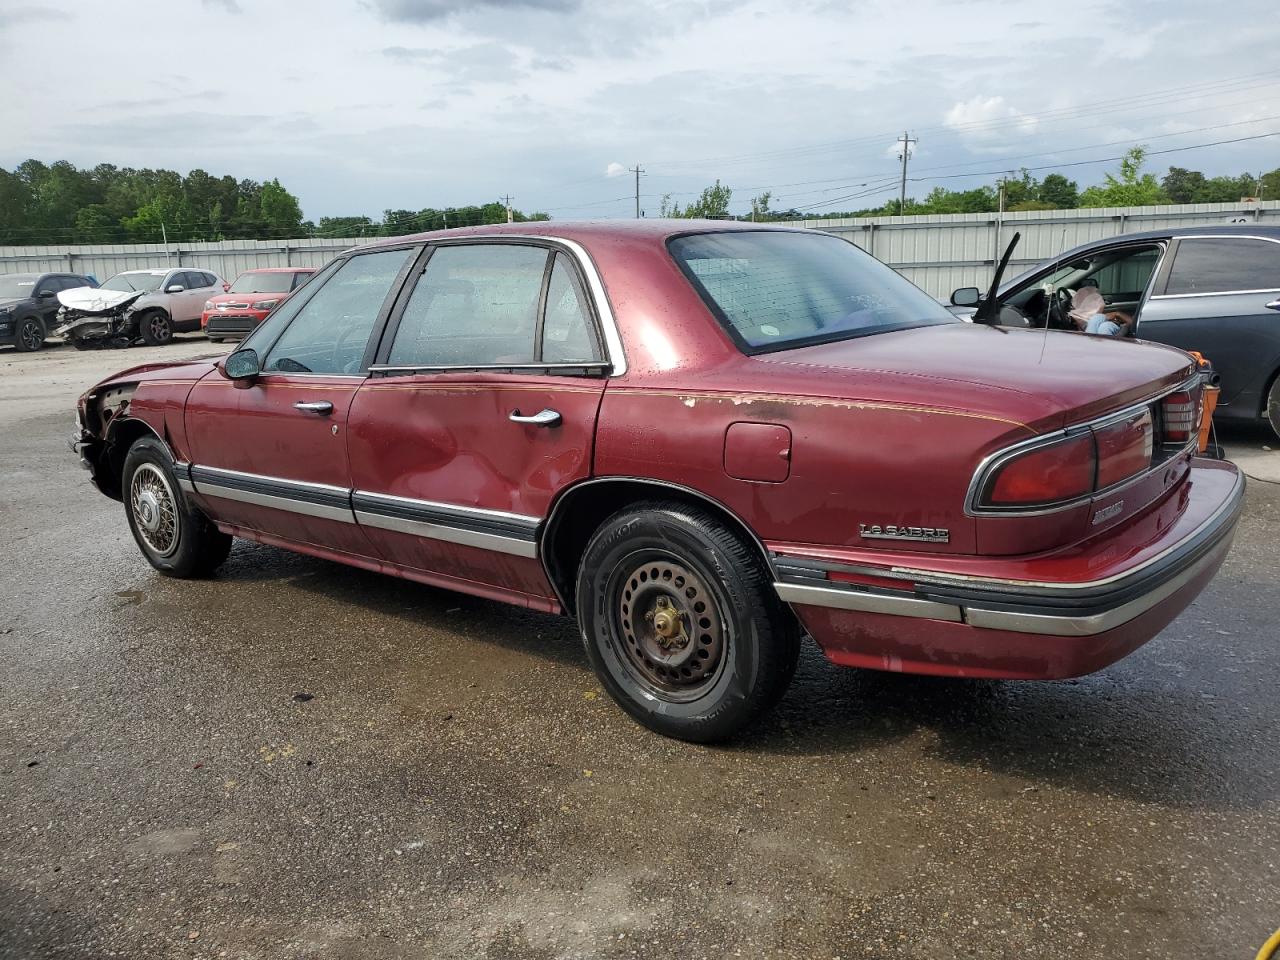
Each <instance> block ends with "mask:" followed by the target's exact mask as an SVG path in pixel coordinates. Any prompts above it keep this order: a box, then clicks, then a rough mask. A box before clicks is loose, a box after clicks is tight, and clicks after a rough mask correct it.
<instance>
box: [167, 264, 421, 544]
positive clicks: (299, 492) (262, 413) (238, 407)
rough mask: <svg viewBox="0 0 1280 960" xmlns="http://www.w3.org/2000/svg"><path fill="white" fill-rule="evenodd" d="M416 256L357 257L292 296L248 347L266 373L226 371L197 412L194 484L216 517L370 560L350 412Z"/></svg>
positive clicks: (200, 394)
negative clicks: (356, 487) (377, 334)
mask: <svg viewBox="0 0 1280 960" xmlns="http://www.w3.org/2000/svg"><path fill="white" fill-rule="evenodd" d="M416 252H417V251H416V249H414V248H409V247H401V248H398V249H392V250H377V251H373V252H370V253H362V254H356V255H354V256H351V257H350V258H348V259H347V260H346V261H345V262H341V263H340V265H338V266H336V267H334V268H332V270H331V271H330V272H329V275H328V277H327V279H325V280H324V282H323V283H321V284H320V285H319V286H318V287H316V288H315V289H314V290H311V291H309V292H308V293H307V294H306V295H302V296H298V297H295V298H291V299H290V300H289V301H287V302H286V303H285V304H284V305H283V306H282V307H281V308H280V310H278V311H277V312H276V314H275V315H273V316H272V317H271V318H270V320H269V321H268V322H267V323H265V324H263V325H262V326H261V327H259V328H258V330H257V331H255V332H254V333H253V334H252V335H251V336H250V337H249V338H248V339H247V340H246V341H245V343H244V345H243V346H242V348H241V349H246V348H251V349H254V350H256V351H257V352H258V354H259V357H260V358H261V370H262V372H261V374H260V375H259V376H258V377H257V378H255V379H254V380H252V381H248V382H245V381H232V380H229V379H227V377H226V376H225V375H224V374H223V372H222V369H221V365H219V369H218V370H217V371H216V372H215V373H213V374H210V375H209V376H207V377H205V378H204V379H203V380H201V381H200V382H199V383H198V384H196V386H195V387H194V389H193V390H192V391H191V393H190V395H189V397H188V400H187V407H186V427H187V435H188V439H189V442H190V445H191V449H192V480H193V482H194V484H195V488H196V491H197V493H198V494H199V495H200V496H201V497H203V498H205V500H206V502H207V508H208V511H209V513H210V515H212V516H213V517H214V519H216V520H219V521H221V522H222V523H225V524H230V525H234V526H236V527H240V528H243V529H247V530H251V531H258V532H259V533H262V534H267V535H269V536H271V537H278V538H282V539H285V540H288V541H291V542H294V543H303V544H312V545H315V546H319V547H322V548H324V549H326V550H334V551H338V552H340V553H343V554H348V555H356V556H368V555H369V554H370V553H371V550H370V548H369V543H368V540H367V539H365V537H364V536H363V535H362V534H361V532H360V530H359V528H358V527H357V526H356V525H355V522H354V521H355V518H354V516H353V515H352V512H351V507H350V490H351V476H350V470H349V468H348V465H347V464H348V461H347V414H348V410H349V408H350V406H351V400H352V398H353V397H354V396H355V394H356V391H357V390H359V389H360V385H361V384H362V383H364V381H365V377H366V369H367V364H368V360H369V359H370V358H371V356H372V343H371V341H372V339H373V334H374V331H376V330H378V329H379V328H380V325H381V324H382V322H383V321H384V319H385V317H386V315H387V313H388V311H389V309H390V304H391V302H392V301H393V300H394V298H395V294H396V292H397V291H398V290H399V288H400V286H401V284H402V283H403V280H404V276H405V274H407V272H408V269H409V265H410V263H411V262H412V260H413V258H414V256H415V254H416Z"/></svg>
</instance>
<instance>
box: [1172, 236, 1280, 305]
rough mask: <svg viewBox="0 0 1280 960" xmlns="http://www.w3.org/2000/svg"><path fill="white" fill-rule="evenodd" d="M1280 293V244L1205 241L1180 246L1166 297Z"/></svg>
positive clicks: (1242, 239)
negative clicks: (1207, 294)
mask: <svg viewBox="0 0 1280 960" xmlns="http://www.w3.org/2000/svg"><path fill="white" fill-rule="evenodd" d="M1234 290H1280V243H1272V242H1271V241H1269V240H1256V239H1252V238H1250V237H1205V238H1202V239H1197V240H1183V241H1181V242H1180V243H1179V244H1178V252H1177V254H1176V255H1175V256H1174V260H1173V268H1172V269H1171V270H1170V272H1169V283H1168V286H1166V287H1165V291H1164V292H1165V294H1166V295H1178V294H1188V293H1229V292H1231V291H1234Z"/></svg>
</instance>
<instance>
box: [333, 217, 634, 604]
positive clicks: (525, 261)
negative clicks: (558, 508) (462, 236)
mask: <svg viewBox="0 0 1280 960" xmlns="http://www.w3.org/2000/svg"><path fill="white" fill-rule="evenodd" d="M425 256H426V260H425V263H423V264H421V265H420V266H419V267H417V268H415V270H416V283H415V282H411V283H410V284H408V285H407V289H406V292H405V294H404V295H403V296H402V298H401V300H402V302H401V303H400V304H399V305H398V307H397V312H395V313H393V315H392V319H391V322H390V323H389V325H388V332H387V334H386V335H384V337H383V342H382V344H381V345H380V346H379V350H378V355H377V362H376V363H375V364H374V365H373V366H372V367H371V368H370V379H369V380H368V381H366V382H365V384H364V385H362V386H361V388H360V390H359V392H358V393H357V394H356V398H355V401H354V402H353V403H352V406H351V413H350V418H349V427H348V433H347V444H348V450H349V454H350V460H351V472H352V485H353V487H354V491H353V504H354V506H355V510H356V517H357V519H358V521H359V523H360V524H361V525H362V526H363V527H364V528H365V529H366V531H367V533H368V536H369V538H370V539H371V540H372V541H373V543H374V545H375V546H376V547H377V549H378V550H379V551H380V552H381V554H382V555H383V556H384V557H385V558H386V559H387V560H389V561H391V562H393V563H395V564H397V565H399V566H401V567H403V568H406V569H408V570H414V571H422V572H425V573H429V574H432V575H433V576H432V577H430V578H428V579H434V580H437V581H440V582H443V583H447V584H450V585H455V586H461V587H462V588H463V589H469V590H471V591H472V592H481V593H486V592H488V593H493V594H495V595H502V596H503V597H504V598H505V599H509V600H513V601H514V602H526V603H529V604H531V605H534V606H547V605H548V604H549V602H550V598H551V597H552V596H553V594H552V590H551V586H550V584H549V583H548V581H547V579H546V577H545V575H544V574H543V571H542V567H541V564H540V563H539V561H538V559H537V547H536V531H537V529H538V525H539V524H540V523H541V521H542V520H543V518H544V517H545V516H546V514H547V512H548V510H549V508H550V505H551V502H552V499H553V498H554V497H555V495H556V493H557V492H558V491H560V490H561V489H563V488H564V487H565V486H567V485H569V484H571V483H573V482H575V481H577V480H580V479H582V478H584V477H586V476H588V475H589V474H590V471H591V456H592V447H593V443H594V439H595V422H596V413H597V410H598V408H599V404H600V398H601V396H602V394H603V392H604V386H605V377H606V376H607V375H608V373H609V372H610V371H611V370H612V369H614V367H613V366H612V364H611V361H610V359H609V358H608V357H607V356H606V353H605V350H604V348H603V346H602V344H603V343H604V340H603V337H602V331H601V328H600V325H599V316H598V313H597V310H596V307H595V304H594V301H593V299H592V297H591V296H589V295H588V287H587V283H586V282H585V281H586V277H587V275H586V274H585V273H584V270H585V269H588V265H586V264H584V263H581V262H579V261H578V260H577V259H576V256H575V254H574V253H573V252H572V251H570V250H569V249H566V248H562V247H559V246H558V245H555V244H551V243H532V242H496V241H485V242H478V243H477V242H470V243H454V244H448V245H439V246H437V247H435V248H433V249H430V250H428V251H427V253H426V254H425ZM494 588H496V592H495V589H494Z"/></svg>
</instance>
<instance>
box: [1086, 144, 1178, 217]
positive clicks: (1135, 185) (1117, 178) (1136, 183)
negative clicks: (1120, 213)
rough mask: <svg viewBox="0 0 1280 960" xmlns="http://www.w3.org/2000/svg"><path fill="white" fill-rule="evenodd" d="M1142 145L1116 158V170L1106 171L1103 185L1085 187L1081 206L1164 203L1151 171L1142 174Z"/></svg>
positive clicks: (1128, 205) (1163, 194)
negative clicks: (1118, 165)
mask: <svg viewBox="0 0 1280 960" xmlns="http://www.w3.org/2000/svg"><path fill="white" fill-rule="evenodd" d="M1146 157H1147V151H1146V148H1145V147H1134V148H1132V149H1131V150H1130V151H1129V152H1128V153H1126V154H1125V155H1124V158H1123V159H1122V160H1121V161H1120V169H1119V170H1118V171H1117V172H1116V173H1108V174H1107V175H1106V180H1105V182H1104V183H1103V184H1101V185H1098V186H1093V187H1089V189H1087V190H1085V192H1084V193H1082V194H1081V195H1080V205H1081V206H1082V207H1145V206H1151V205H1153V204H1157V203H1168V202H1169V198H1168V197H1167V196H1166V195H1165V192H1164V191H1163V190H1162V189H1161V188H1160V182H1159V181H1158V180H1156V177H1155V174H1154V173H1143V172H1142V164H1143V161H1144V160H1145V159H1146Z"/></svg>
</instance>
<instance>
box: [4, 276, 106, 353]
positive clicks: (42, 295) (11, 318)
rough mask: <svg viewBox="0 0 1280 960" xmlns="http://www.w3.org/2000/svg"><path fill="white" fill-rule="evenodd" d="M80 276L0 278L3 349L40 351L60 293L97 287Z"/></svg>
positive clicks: (56, 310)
mask: <svg viewBox="0 0 1280 960" xmlns="http://www.w3.org/2000/svg"><path fill="white" fill-rule="evenodd" d="M96 286H97V284H96V283H95V282H94V281H92V280H90V279H89V278H88V277H82V276H80V275H79V274H78V273H8V274H4V275H3V276H0V345H4V344H12V345H13V346H14V347H15V348H16V349H18V350H22V351H27V350H39V349H40V348H41V347H43V346H44V338H45V337H46V336H47V335H48V333H49V330H50V329H52V327H53V319H54V317H55V316H57V313H58V306H59V304H58V291H60V290H71V289H73V288H75V287H96Z"/></svg>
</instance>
